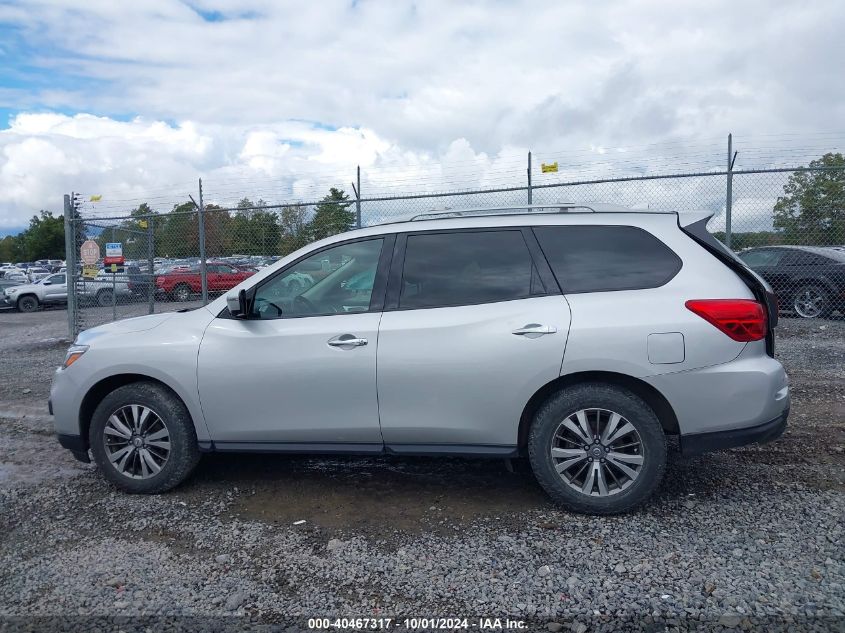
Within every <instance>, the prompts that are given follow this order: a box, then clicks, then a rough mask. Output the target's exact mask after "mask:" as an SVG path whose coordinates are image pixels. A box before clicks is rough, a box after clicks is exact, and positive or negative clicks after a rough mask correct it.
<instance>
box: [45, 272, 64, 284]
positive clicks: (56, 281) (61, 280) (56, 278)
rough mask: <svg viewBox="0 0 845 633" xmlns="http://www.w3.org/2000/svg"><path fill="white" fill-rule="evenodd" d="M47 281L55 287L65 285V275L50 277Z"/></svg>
mask: <svg viewBox="0 0 845 633" xmlns="http://www.w3.org/2000/svg"><path fill="white" fill-rule="evenodd" d="M47 279H48V280H49V282H50V283H51V284H53V285H54V286H57V285H61V284H63V283H65V276H64V275H53V276H52V277H48V278H47Z"/></svg>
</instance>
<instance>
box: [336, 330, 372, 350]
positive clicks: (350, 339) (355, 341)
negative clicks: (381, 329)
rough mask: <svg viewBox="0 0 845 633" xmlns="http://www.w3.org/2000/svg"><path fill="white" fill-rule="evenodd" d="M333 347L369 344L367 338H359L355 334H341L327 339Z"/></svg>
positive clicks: (341, 347) (348, 347) (346, 347)
mask: <svg viewBox="0 0 845 633" xmlns="http://www.w3.org/2000/svg"><path fill="white" fill-rule="evenodd" d="M327 343H328V345H330V346H331V347H339V348H340V349H352V348H353V347H361V346H362V345H366V344H367V339H365V338H358V337H357V336H355V335H354V334H339V335H337V336H335V337H334V338H330V339H329V340H328V341H327Z"/></svg>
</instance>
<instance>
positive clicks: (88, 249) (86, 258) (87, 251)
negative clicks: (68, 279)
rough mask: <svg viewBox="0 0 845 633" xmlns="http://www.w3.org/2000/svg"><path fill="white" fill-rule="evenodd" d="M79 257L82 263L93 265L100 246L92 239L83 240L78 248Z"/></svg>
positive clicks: (97, 257) (97, 258) (98, 257)
mask: <svg viewBox="0 0 845 633" xmlns="http://www.w3.org/2000/svg"><path fill="white" fill-rule="evenodd" d="M79 257H80V259H81V260H82V263H83V264H86V265H87V266H94V265H95V264H96V263H97V261H98V260H99V259H100V247H99V245H98V244H97V242H95V241H94V240H85V241H84V242H83V243H82V246H81V247H80V248H79ZM68 272H69V271H68Z"/></svg>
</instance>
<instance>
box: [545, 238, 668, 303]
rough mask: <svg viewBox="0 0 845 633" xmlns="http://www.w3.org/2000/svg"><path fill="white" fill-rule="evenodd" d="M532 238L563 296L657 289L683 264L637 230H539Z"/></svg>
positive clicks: (664, 247)
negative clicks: (544, 258) (537, 244)
mask: <svg viewBox="0 0 845 633" xmlns="http://www.w3.org/2000/svg"><path fill="white" fill-rule="evenodd" d="M534 234H535V235H536V236H537V240H538V241H539V242H540V247H541V248H542V249H543V253H544V254H545V255H546V259H548V261H549V265H550V266H551V267H552V272H554V275H555V277H556V278H557V281H558V283H559V284H560V287H561V288H562V289H563V291H564V292H565V293H575V292H605V291H613V290H638V289H643V288H657V287H658V286H662V285H663V284H665V283H667V282H668V281H669V280H670V279H672V277H674V276H675V275H676V274H677V273H678V271H679V270H680V269H681V259H680V258H679V257H678V256H677V255H676V254H675V252H674V251H673V250H672V249H670V248H669V247H668V246H666V245H665V244H664V243H663V242H661V241H660V240H658V239H657V238H656V237H655V236H654V235H652V234H651V233H649V232H647V231H644V230H642V229H640V228H637V227H633V226H538V227H535V228H534Z"/></svg>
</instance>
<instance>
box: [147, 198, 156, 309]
mask: <svg viewBox="0 0 845 633" xmlns="http://www.w3.org/2000/svg"><path fill="white" fill-rule="evenodd" d="M153 221H154V220H153V215H152V214H150V215H149V217H148V218H147V266H148V268H149V283H148V284H147V295H148V296H147V300H148V301H149V302H150V306H149V308H150V314H152V313H153V312H155V294H156V276H155V252H156V251H155V228H154V227H153Z"/></svg>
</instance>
